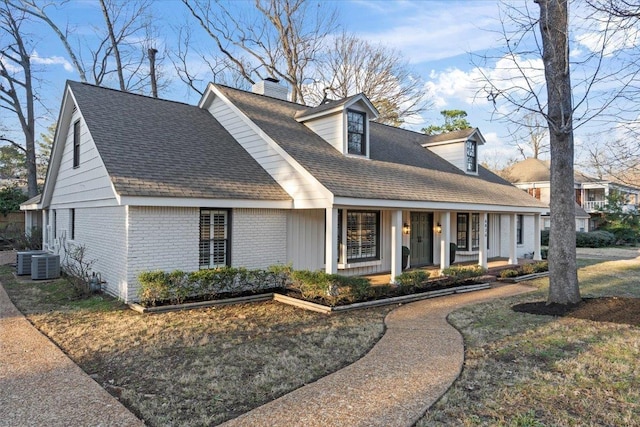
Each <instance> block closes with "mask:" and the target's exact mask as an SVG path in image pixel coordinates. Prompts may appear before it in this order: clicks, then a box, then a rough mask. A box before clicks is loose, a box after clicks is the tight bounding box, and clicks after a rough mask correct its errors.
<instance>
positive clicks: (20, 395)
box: [0, 284, 144, 427]
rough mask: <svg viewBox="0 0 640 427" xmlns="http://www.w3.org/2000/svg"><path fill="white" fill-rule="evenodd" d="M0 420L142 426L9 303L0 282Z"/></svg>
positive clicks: (15, 423)
mask: <svg viewBox="0 0 640 427" xmlns="http://www.w3.org/2000/svg"><path fill="white" fill-rule="evenodd" d="M0 408H2V409H1V410H0V412H1V413H2V416H1V417H0V426H11V427H16V426H65V427H66V426H105V427H107V426H108V427H111V426H118V427H120V426H122V427H124V426H127V427H128V426H143V425H144V424H143V423H142V422H141V421H140V420H139V419H138V418H136V417H135V416H134V415H133V414H132V413H131V412H129V410H127V408H125V407H124V406H123V405H122V404H121V403H120V402H118V401H117V400H116V399H115V398H114V397H113V396H111V395H110V394H109V393H107V391H106V390H104V389H103V388H102V387H101V386H100V385H99V384H98V383H96V382H95V381H94V380H92V379H91V378H90V377H89V376H88V375H87V374H85V373H84V372H83V371H82V370H81V369H80V368H79V367H78V366H77V365H76V364H75V363H73V362H72V361H71V359H69V358H68V357H67V356H66V355H65V354H64V353H63V352H62V351H61V350H60V349H59V348H58V347H57V346H56V345H55V344H53V343H52V342H51V341H49V339H48V338H47V337H45V336H44V335H42V334H41V333H40V332H39V331H38V330H37V329H36V328H35V327H34V326H33V325H32V324H31V323H29V321H28V320H27V319H25V317H24V316H23V315H22V313H20V312H19V311H18V309H16V307H15V306H14V305H13V303H12V302H11V300H9V297H8V296H7V293H6V292H5V290H4V288H3V287H2V285H1V284H0Z"/></svg>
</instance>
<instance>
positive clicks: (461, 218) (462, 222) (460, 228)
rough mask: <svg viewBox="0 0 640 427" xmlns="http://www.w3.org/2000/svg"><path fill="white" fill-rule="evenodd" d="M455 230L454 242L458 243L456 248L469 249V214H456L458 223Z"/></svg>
mask: <svg viewBox="0 0 640 427" xmlns="http://www.w3.org/2000/svg"><path fill="white" fill-rule="evenodd" d="M456 232H457V238H456V244H457V245H458V249H465V250H466V249H469V245H468V243H467V241H468V239H469V214H466V213H459V214H458V225H457V228H456Z"/></svg>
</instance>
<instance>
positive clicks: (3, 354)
mask: <svg viewBox="0 0 640 427" xmlns="http://www.w3.org/2000/svg"><path fill="white" fill-rule="evenodd" d="M531 290H532V288H530V287H528V286H524V285H506V286H498V287H495V288H491V289H487V290H484V291H476V292H471V293H466V294H457V295H453V296H447V297H441V298H434V299H429V300H424V301H419V302H414V303H411V304H407V305H404V306H401V307H399V308H397V309H396V310H393V311H392V312H391V313H389V314H388V315H387V318H386V319H385V323H386V326H387V330H386V332H385V334H384V336H383V337H382V338H381V339H380V341H378V343H377V344H376V345H375V346H374V347H373V348H372V349H371V351H370V352H369V353H367V354H366V355H365V356H364V357H363V358H362V359H360V360H358V361H357V362H355V363H353V364H351V365H349V366H347V367H346V368H344V369H341V370H340V371H337V372H335V373H333V374H331V375H329V376H326V377H324V378H321V379H320V380H318V381H316V382H314V383H312V384H308V385H306V386H304V387H301V388H299V389H297V390H295V391H293V392H291V393H289V394H287V395H285V396H282V397H281V398H279V399H277V400H275V401H273V402H270V403H267V404H266V405H263V406H261V407H259V408H256V409H254V410H253V411H250V412H248V413H246V414H244V415H242V416H240V417H238V418H236V419H233V420H231V421H228V422H227V423H225V424H224V425H225V426H227V427H232V426H251V427H259V426H268V427H277V426H282V427H285V426H286V427H292V426H305V427H313V426H323V427H324V426H349V427H351V426H368V427H369V426H385V427H386V426H398V427H399V426H410V425H412V424H413V423H415V421H416V420H417V419H418V418H420V416H421V415H422V414H423V413H424V412H425V411H426V410H427V409H428V408H429V406H431V405H432V404H433V403H434V402H435V401H436V400H438V399H439V398H440V396H442V394H444V393H445V392H446V391H447V389H448V388H449V387H450V386H451V384H452V383H453V381H454V380H455V379H456V378H457V377H458V375H459V374H460V371H461V369H462V364H463V362H464V343H463V340H462V336H461V335H460V333H459V332H458V331H457V330H456V329H455V328H453V327H452V326H451V325H449V323H447V320H446V317H447V315H448V314H449V313H450V312H451V311H452V310H455V309H456V308H459V307H462V306H465V305H469V304H474V303H478V302H482V301H487V300H490V299H494V298H502V297H508V296H512V295H517V294H521V293H525V292H529V291H531ZM0 408H2V414H3V415H2V417H0V426H27V425H33V426H36V425H47V426H71V425H73V426H109V427H111V426H142V425H143V423H142V422H141V421H140V420H139V419H137V418H136V417H135V416H134V415H133V414H131V413H130V412H129V411H128V410H127V409H126V408H125V407H124V406H123V405H122V404H120V402H118V401H117V400H116V399H115V398H114V397H112V396H111V395H110V394H109V393H107V392H106V391H105V390H104V389H103V388H102V387H100V385H99V384H98V383H96V382H95V381H93V380H92V379H91V378H90V377H89V376H88V375H87V374H85V373H84V372H83V371H82V370H81V369H80V368H79V367H78V366H77V365H75V364H74V363H73V362H72V361H71V360H70V359H69V358H68V357H67V356H66V355H65V354H64V353H63V352H62V351H61V350H60V349H59V348H58V347H57V346H55V344H53V343H52V342H51V341H49V339H47V338H46V337H45V336H44V335H42V334H41V333H40V332H39V331H38V330H37V329H36V328H35V327H33V326H32V325H31V323H29V321H28V320H27V319H26V318H25V317H24V316H23V315H22V314H21V313H20V312H19V311H18V310H17V309H16V308H15V306H14V305H13V304H12V303H11V301H10V300H9V297H8V296H7V294H6V292H5V290H4V288H3V287H2V285H1V284H0Z"/></svg>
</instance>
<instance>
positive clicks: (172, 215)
mask: <svg viewBox="0 0 640 427" xmlns="http://www.w3.org/2000/svg"><path fill="white" fill-rule="evenodd" d="M127 228H128V241H127V264H128V266H129V269H128V271H127V281H128V283H129V286H128V300H135V299H137V297H138V295H137V294H138V289H139V285H138V279H137V276H138V274H140V272H142V271H151V270H162V271H167V272H168V271H172V270H182V271H186V272H191V271H196V270H198V268H199V249H198V248H199V242H200V209H199V208H178V207H146V206H129V207H128V227H127Z"/></svg>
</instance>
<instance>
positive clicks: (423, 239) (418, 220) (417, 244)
mask: <svg viewBox="0 0 640 427" xmlns="http://www.w3.org/2000/svg"><path fill="white" fill-rule="evenodd" d="M410 246H411V247H410V248H409V249H411V267H420V266H422V265H432V264H433V214H432V213H430V212H411V238H410Z"/></svg>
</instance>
